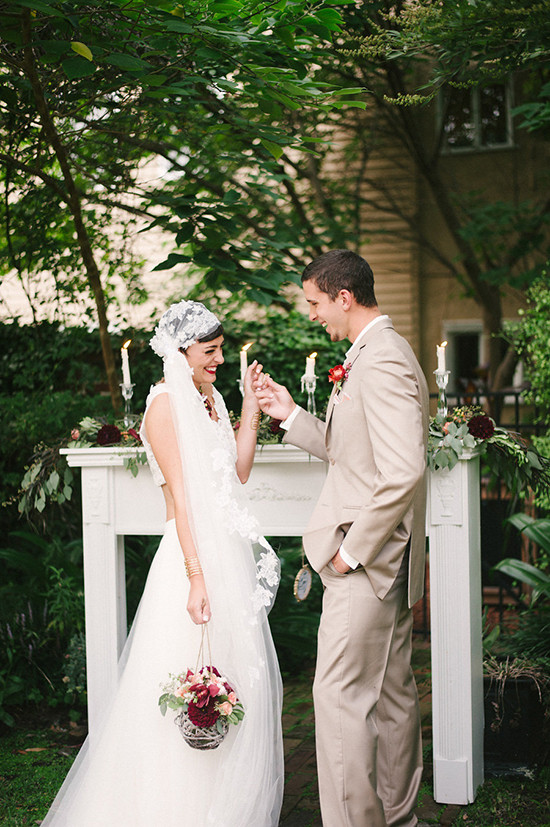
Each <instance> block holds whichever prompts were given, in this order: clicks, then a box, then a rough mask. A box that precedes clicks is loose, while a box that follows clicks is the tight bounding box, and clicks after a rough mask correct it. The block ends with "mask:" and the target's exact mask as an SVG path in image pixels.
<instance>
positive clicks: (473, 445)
mask: <svg viewBox="0 0 550 827" xmlns="http://www.w3.org/2000/svg"><path fill="white" fill-rule="evenodd" d="M476 421H477V422H481V425H478V426H477V428H481V430H479V431H478V430H477V429H476V427H475V425H473V424H472V423H475V422H476ZM472 428H473V430H474V433H475V435H474V433H472V432H471V429H472ZM474 449H475V450H477V451H478V452H479V454H480V456H481V460H482V462H483V464H484V468H485V470H486V471H487V473H488V475H489V476H490V477H491V478H492V480H493V481H494V482H496V481H497V480H500V481H501V482H503V483H504V484H505V485H506V488H507V489H508V491H509V492H510V493H511V494H513V495H515V496H518V497H524V496H525V495H526V493H527V492H528V490H529V489H531V490H533V491H535V492H536V493H537V494H542V495H543V496H548V494H549V493H550V458H549V457H546V456H543V455H541V454H539V453H538V451H537V450H536V449H535V448H534V447H533V446H530V445H529V444H528V443H527V442H526V441H525V440H523V439H522V438H521V437H520V435H519V434H515V433H514V432H512V431H508V430H507V429H506V428H501V427H497V426H496V425H495V424H494V421H493V420H492V419H491V418H490V417H489V416H487V415H486V414H485V413H483V411H482V409H481V408H479V407H478V406H475V405H474V406H465V407H463V408H454V409H452V410H451V411H450V412H449V414H448V415H446V416H444V415H443V414H440V413H438V414H436V416H434V417H432V418H431V420H430V428H429V433H428V466H429V468H430V469H431V470H432V471H437V470H440V469H448V470H451V469H452V468H454V466H455V465H456V463H457V462H458V461H459V459H460V458H461V457H462V455H463V454H464V453H465V452H468V451H472V450H474Z"/></svg>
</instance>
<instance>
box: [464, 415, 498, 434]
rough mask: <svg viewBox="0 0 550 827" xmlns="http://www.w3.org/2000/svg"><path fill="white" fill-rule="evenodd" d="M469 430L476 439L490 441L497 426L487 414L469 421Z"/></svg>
mask: <svg viewBox="0 0 550 827" xmlns="http://www.w3.org/2000/svg"><path fill="white" fill-rule="evenodd" d="M468 430H469V432H470V433H471V435H472V436H474V437H475V438H476V439H489V437H491V436H493V434H494V432H495V424H494V422H493V420H492V419H491V418H490V417H489V416H487V415H486V414H478V415H477V416H473V417H472V418H471V419H470V420H468Z"/></svg>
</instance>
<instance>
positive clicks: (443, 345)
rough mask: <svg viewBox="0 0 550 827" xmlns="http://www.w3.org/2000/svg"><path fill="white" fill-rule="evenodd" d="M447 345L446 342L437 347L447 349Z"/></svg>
mask: <svg viewBox="0 0 550 827" xmlns="http://www.w3.org/2000/svg"><path fill="white" fill-rule="evenodd" d="M447 345H448V342H441V344H440V345H439V347H447Z"/></svg>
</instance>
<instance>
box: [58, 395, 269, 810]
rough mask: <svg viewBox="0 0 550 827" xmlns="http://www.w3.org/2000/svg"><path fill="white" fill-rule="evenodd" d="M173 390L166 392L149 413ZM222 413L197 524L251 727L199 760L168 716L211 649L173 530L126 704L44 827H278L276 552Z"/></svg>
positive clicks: (89, 748)
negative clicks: (271, 611)
mask: <svg viewBox="0 0 550 827" xmlns="http://www.w3.org/2000/svg"><path fill="white" fill-rule="evenodd" d="M165 390H166V388H165V387H164V386H163V385H158V386H156V388H155V389H153V391H152V394H151V395H150V397H149V399H148V405H149V404H150V402H151V400H152V398H154V397H155V396H156V395H157V394H158V393H162V392H164V391H165ZM197 397H198V404H200V405H202V401H201V400H200V397H199V396H198V394H197ZM194 404H197V403H195V402H194ZM215 404H216V410H217V411H218V415H219V417H220V419H219V422H214V421H213V420H208V422H205V425H204V427H205V432H206V433H207V440H208V442H209V444H207V445H206V446H205V445H204V444H203V445H202V446H201V449H203V450H204V451H205V453H204V456H205V457H206V459H204V460H201V461H204V462H207V463H208V467H205V468H204V474H205V480H206V482H207V484H208V485H209V486H210V488H209V489H208V490H209V492H210V493H209V494H208V495H207V497H206V499H207V501H206V502H202V507H203V509H204V510H203V511H202V513H201V514H198V515H197V514H196V513H195V512H194V518H195V519H194V522H195V532H196V536H197V537H198V548H199V554H200V558H201V563H202V566H203V570H204V573H205V580H206V586H207V590H208V594H209V599H210V604H211V610H212V619H211V621H210V623H209V637H210V643H211V649H212V660H213V663H214V665H215V666H216V667H217V668H218V670H219V671H220V672H221V673H222V674H224V675H225V676H226V677H227V679H228V680H229V681H230V683H231V684H232V685H233V686H234V687H235V689H236V691H237V694H238V696H239V698H240V700H241V701H242V703H243V705H244V708H245V716H244V719H243V721H242V722H241V723H240V724H239V725H238V726H233V725H232V726H230V728H229V734H228V735H227V736H226V738H225V740H224V741H223V743H222V744H221V745H220V746H219V747H218V748H217V749H214V750H208V751H199V750H194V749H192V748H191V747H189V746H188V745H187V744H186V743H185V742H184V740H183V738H182V736H181V734H180V732H179V730H178V728H177V727H176V725H175V724H174V722H173V719H174V717H175V715H176V713H174V712H173V711H171V710H168V711H167V713H166V717H162V715H161V713H160V710H159V707H158V698H159V695H160V694H161V688H160V684H162V683H163V682H165V681H166V680H167V679H168V675H169V673H179V672H180V671H182V670H184V669H187V668H188V667H190V668H194V667H195V666H196V662H197V655H198V650H199V646H200V640H201V627H200V626H196V625H195V624H194V623H193V622H192V621H191V619H190V617H189V615H188V613H187V610H186V604H187V597H188V592H189V581H188V579H187V577H186V573H185V567H184V557H183V553H182V551H181V548H180V545H179V542H178V538H177V534H176V526H175V521H174V520H171V521H169V522H168V523H167V524H166V531H165V534H164V537H163V539H162V541H161V543H160V546H159V548H158V551H157V553H156V555H155V558H154V560H153V562H152V565H151V568H150V571H149V575H148V578H147V583H146V586H145V589H144V592H143V596H142V599H141V602H140V605H139V608H138V612H137V614H136V618H135V620H134V624H133V626H132V630H131V632H130V635H129V638H128V641H127V643H126V646H125V649H124V653H123V655H122V657H121V675H120V681H119V686H118V690H117V692H116V695H115V697H114V698H113V701H112V704H111V706H110V708H109V709H108V710H106V711H105V714H104V716H103V720H102V722H101V724H100V726H99V727H98V729H97V732H96V731H94V732H93V733H92V736H91V738H88V739H87V741H86V743H85V744H84V746H83V747H82V749H81V751H80V753H79V756H78V758H77V760H76V762H75V764H74V766H73V767H72V768H71V771H70V773H69V775H68V776H67V779H66V781H65V783H64V785H63V787H62V788H61V790H60V793H59V794H58V796H57V798H56V800H55V802H54V804H53V805H52V808H51V809H50V811H49V813H48V815H47V817H46V819H45V820H44V821H43V822H42V824H43V827H46V825H47V827H61V825H63V826H64V827H157V825H160V827H181V825H182V824H192V825H197V826H198V827H199V826H200V827H203V826H204V825H215V826H216V827H276V825H277V824H278V823H279V812H280V808H281V801H282V787H283V757H282V754H283V753H282V736H281V726H280V715H281V680H280V673H279V669H278V664H277V658H276V654H275V650H274V647H273V642H272V639H271V634H270V631H269V625H268V621H267V615H266V610H265V606H266V605H267V604H268V603H269V602H270V599H271V597H272V595H270V594H269V592H270V591H271V592H272V591H273V586H274V585H276V581H277V572H276V565H277V562H278V561H276V558H274V556H273V552H272V551H271V550H270V549H269V547H268V546H267V545H258V543H260V544H262V543H264V542H265V541H263V538H260V537H259V536H258V535H257V525H256V524H255V521H254V519H253V518H252V517H251V515H250V514H249V512H248V510H247V508H246V503H245V502H244V501H242V500H241V496H242V495H241V493H240V492H239V483H238V481H236V475H235V472H234V467H235V466H234V463H235V440H234V435H233V432H232V429H231V425H230V423H229V418H228V416H227V411H226V409H225V405H224V403H223V400H222V398H221V396H220V395H219V394H218V393H217V392H216V391H215ZM205 416H208V414H207V413H206V411H205ZM143 435H144V437H145V434H143ZM144 443H145V444H146V447H147V449H148V456H149V460H150V464H151V469H152V471H153V474H154V476H155V477H156V481H157V482H162V479H159V474H160V469H159V468H158V466H156V463H155V460H154V457H153V455H152V452H151V450H150V446H148V445H147V443H146V439H144ZM155 466H156V467H155ZM160 476H161V477H162V475H161V474H160ZM210 476H211V477H212V479H210V478H209V477H210ZM205 480H201V485H202V483H203V482H205ZM200 490H201V497H202V498H204V496H205V492H204V490H203V489H200ZM201 526H204V531H203V530H202V528H201ZM253 546H254V547H255V548H254V549H253ZM254 551H255V552H256V558H255V554H254ZM258 555H259V556H258ZM258 560H259V563H258ZM270 587H271V588H270ZM205 662H206V661H205Z"/></svg>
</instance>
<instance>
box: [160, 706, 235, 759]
mask: <svg viewBox="0 0 550 827" xmlns="http://www.w3.org/2000/svg"><path fill="white" fill-rule="evenodd" d="M218 720H219V719H218ZM174 723H175V724H176V726H177V727H178V728H179V731H180V732H181V734H182V737H183V740H184V741H185V742H186V743H187V744H189V746H190V747H193V749H216V748H217V747H219V745H220V744H221V742H222V741H223V739H224V738H225V736H226V735H227V733H228V731H229V722H228V721H227V719H225V720H223V721H221V725H220V728H219V729H218V727H217V726H212V727H198V726H195V724H194V723H193V722H192V721H191V720H190V718H189V715H188V714H187V712H183V710H182V711H181V712H180V714H179V715H176V717H175V719H174Z"/></svg>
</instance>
